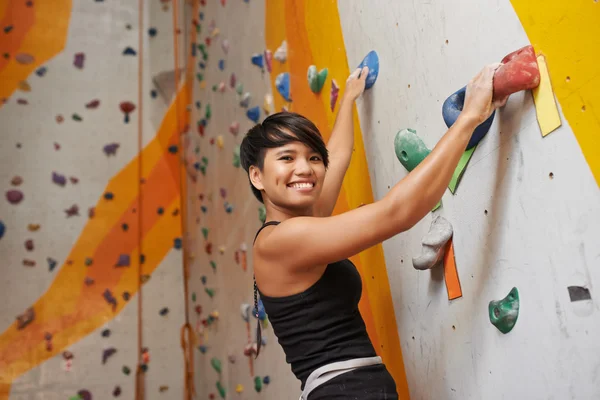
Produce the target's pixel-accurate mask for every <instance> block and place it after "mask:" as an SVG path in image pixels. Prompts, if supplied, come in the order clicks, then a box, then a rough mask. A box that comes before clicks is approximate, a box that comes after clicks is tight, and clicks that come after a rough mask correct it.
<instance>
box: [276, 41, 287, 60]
mask: <svg viewBox="0 0 600 400" xmlns="http://www.w3.org/2000/svg"><path fill="white" fill-rule="evenodd" d="M273 58H274V59H276V60H277V61H279V62H282V63H284V62H285V61H286V60H287V42H286V41H285V40H284V41H283V42H281V46H279V47H278V48H277V50H276V51H275V54H273Z"/></svg>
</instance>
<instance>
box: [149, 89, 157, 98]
mask: <svg viewBox="0 0 600 400" xmlns="http://www.w3.org/2000/svg"><path fill="white" fill-rule="evenodd" d="M150 96H151V97H152V98H153V99H155V98H156V96H158V92H157V91H156V90H155V89H152V90H151V91H150Z"/></svg>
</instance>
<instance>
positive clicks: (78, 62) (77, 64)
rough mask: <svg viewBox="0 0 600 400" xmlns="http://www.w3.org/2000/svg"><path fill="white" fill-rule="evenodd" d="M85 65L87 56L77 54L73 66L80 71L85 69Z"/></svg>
mask: <svg viewBox="0 0 600 400" xmlns="http://www.w3.org/2000/svg"><path fill="white" fill-rule="evenodd" d="M84 63H85V54H84V53H75V58H74V59H73V65H74V66H75V67H77V68H79V69H83V65H84Z"/></svg>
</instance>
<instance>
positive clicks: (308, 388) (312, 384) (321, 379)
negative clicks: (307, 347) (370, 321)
mask: <svg viewBox="0 0 600 400" xmlns="http://www.w3.org/2000/svg"><path fill="white" fill-rule="evenodd" d="M381 363H382V361H381V357H379V356H376V357H365V358H353V359H351V360H346V361H339V362H334V363H331V364H327V365H323V366H322V367H319V368H317V369H315V370H314V371H313V372H312V373H311V374H310V375H309V376H308V379H307V380H306V384H305V385H304V390H303V391H302V394H301V395H300V400H307V399H308V395H309V394H310V392H312V391H313V390H314V389H316V388H317V387H318V386H319V385H322V384H324V383H325V382H327V381H328V380H330V379H333V378H335V377H336V376H338V375H341V374H343V373H345V372H350V371H352V370H353V369H356V368H359V367H367V366H369V365H377V364H381Z"/></svg>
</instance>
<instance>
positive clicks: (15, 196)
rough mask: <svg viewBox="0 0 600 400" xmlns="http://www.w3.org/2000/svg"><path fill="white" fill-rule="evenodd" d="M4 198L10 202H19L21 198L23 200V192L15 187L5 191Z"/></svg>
mask: <svg viewBox="0 0 600 400" xmlns="http://www.w3.org/2000/svg"><path fill="white" fill-rule="evenodd" d="M6 200H8V202H9V203H10V204H19V203H20V202H21V200H23V192H21V191H20V190H15V189H13V190H9V191H7V192H6Z"/></svg>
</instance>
